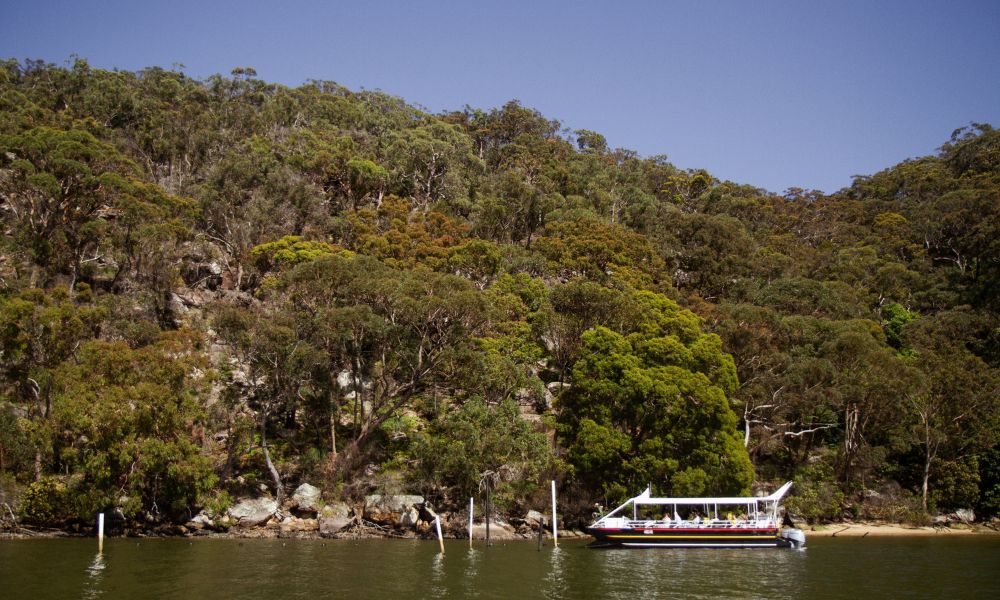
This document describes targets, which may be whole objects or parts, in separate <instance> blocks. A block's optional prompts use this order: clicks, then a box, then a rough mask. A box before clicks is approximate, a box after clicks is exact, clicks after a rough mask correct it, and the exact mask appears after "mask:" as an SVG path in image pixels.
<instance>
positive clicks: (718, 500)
mask: <svg viewBox="0 0 1000 600" xmlns="http://www.w3.org/2000/svg"><path fill="white" fill-rule="evenodd" d="M791 487H792V482H791V481H789V482H788V483H786V484H785V485H783V486H781V487H780V488H778V490H777V491H775V492H774V493H773V494H771V495H770V496H760V497H755V496H731V497H725V496H722V497H714V498H710V497H705V498H659V497H653V496H650V490H649V488H646V491H644V492H643V493H641V494H639V495H638V496H636V497H635V498H632V499H631V500H629V502H634V503H635V504H678V505H681V504H688V505H696V506H702V505H705V504H756V503H758V502H777V501H779V500H781V498H782V496H784V495H785V493H786V492H788V490H789V488H791ZM626 504H628V502H626Z"/></svg>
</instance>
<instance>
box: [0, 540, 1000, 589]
mask: <svg viewBox="0 0 1000 600" xmlns="http://www.w3.org/2000/svg"><path fill="white" fill-rule="evenodd" d="M96 549H97V543H96V541H95V540H92V539H88V540H82V539H74V540H22V541H2V542H0V598H2V599H10V600H13V599H19V598H26V599H29V598H30V599H32V600H45V599H49V598H58V599H60V600H62V599H67V598H83V599H87V598H95V599H96V598H100V599H102V600H103V599H109V600H110V599H116V598H142V599H149V600H156V599H161V598H180V599H184V600H196V599H201V598H220V599H227V598H262V599H267V600H279V599H284V598H309V599H319V598H351V599H364V598H377V599H380V600H381V599H390V598H516V599H517V600H527V599H529V598H628V599H629V600H634V599H639V598H642V599H646V598H854V599H859V600H860V599H862V598H991V599H992V598H1000V536H982V537H979V536H970V537H961V538H959V537H952V538H944V539H941V538H874V539H873V538H866V539H858V538H855V539H829V538H826V539H821V538H813V539H811V540H809V548H808V549H806V550H802V551H797V550H783V549H753V550H713V549H705V550H699V549H686V550H663V549H654V550H587V549H585V548H584V547H583V543H580V542H571V541H567V542H564V543H562V544H560V547H559V548H558V549H553V548H552V547H551V546H547V547H545V548H543V549H542V551H541V552H538V551H537V550H536V546H535V544H534V543H532V542H508V543H507V544H506V545H497V546H494V547H492V548H488V549H487V548H484V547H483V546H482V545H481V544H479V545H478V546H477V547H476V548H475V549H473V550H469V547H468V543H467V542H466V543H463V542H458V541H449V542H447V543H446V550H447V554H446V555H444V556H441V555H440V554H438V546H437V543H436V542H431V541H399V540H387V541H377V540H367V541H358V542H354V541H339V540H192V541H188V540H135V539H113V540H108V541H107V544H106V545H105V549H104V554H103V555H101V556H97V554H96V552H95V551H96Z"/></svg>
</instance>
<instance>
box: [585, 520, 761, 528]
mask: <svg viewBox="0 0 1000 600" xmlns="http://www.w3.org/2000/svg"><path fill="white" fill-rule="evenodd" d="M616 520H617V519H616ZM598 525H601V523H598ZM606 525H608V526H612V527H615V526H620V527H624V528H630V529H733V528H743V529H746V528H754V529H773V528H775V527H777V524H776V523H775V521H774V520H773V519H756V520H755V519H734V520H728V519H708V520H704V521H689V520H685V519H681V520H680V521H677V520H666V519H664V520H659V519H638V520H633V519H621V520H620V524H618V523H615V524H612V523H606Z"/></svg>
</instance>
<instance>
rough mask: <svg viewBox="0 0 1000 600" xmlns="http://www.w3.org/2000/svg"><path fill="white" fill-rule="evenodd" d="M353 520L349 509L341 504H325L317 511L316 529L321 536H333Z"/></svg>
mask: <svg viewBox="0 0 1000 600" xmlns="http://www.w3.org/2000/svg"><path fill="white" fill-rule="evenodd" d="M352 521H354V519H353V518H352V517H351V508H350V507H349V506H347V505H346V504H344V503H343V502H334V503H333V504H327V505H326V506H324V507H323V508H321V509H320V510H319V519H318V527H319V533H320V535H322V536H330V535H333V534H335V533H337V532H339V531H341V530H342V529H344V528H345V527H347V526H348V525H350V524H351V522H352Z"/></svg>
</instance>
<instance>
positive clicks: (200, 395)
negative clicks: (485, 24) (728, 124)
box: [0, 60, 1000, 519]
mask: <svg viewBox="0 0 1000 600" xmlns="http://www.w3.org/2000/svg"><path fill="white" fill-rule="evenodd" d="M570 137H571V138H572V139H570ZM998 140H1000V133H998V131H997V130H995V129H993V127H991V126H989V125H986V124H973V125H971V126H970V127H967V128H963V129H960V130H958V131H956V132H955V134H954V135H953V136H952V138H951V140H949V141H948V142H947V143H945V144H944V145H943V146H942V148H941V151H940V152H939V153H938V154H937V155H935V156H928V157H923V158H918V159H914V160H908V161H905V162H903V163H901V164H899V165H896V166H894V167H891V168H889V169H886V170H884V171H882V172H879V173H876V174H874V175H871V176H864V177H858V178H856V179H855V181H854V183H853V184H852V185H851V186H850V187H849V188H847V189H845V190H841V191H840V192H837V193H835V194H831V195H823V194H821V193H819V192H815V191H809V190H801V189H791V190H789V191H788V192H787V193H786V194H784V195H781V196H779V195H775V194H770V193H768V192H766V191H765V190H761V189H757V188H754V187H752V186H747V185H739V184H736V183H733V182H727V181H721V180H720V179H719V178H717V177H715V176H713V175H712V174H710V173H708V172H706V171H704V170H701V169H690V170H681V169H678V168H677V167H675V166H674V165H672V164H670V163H669V162H668V161H667V160H666V158H665V157H663V156H654V157H649V158H640V157H639V156H638V155H636V154H635V153H634V152H631V151H629V150H625V149H611V148H609V147H608V145H607V140H605V139H604V138H603V136H601V134H600V133H597V132H593V131H589V130H586V129H580V130H577V131H575V132H573V133H572V134H571V135H570V136H568V135H567V134H566V132H565V131H564V130H563V128H562V125H561V124H560V123H559V122H558V121H555V120H552V119H549V118H546V117H545V116H543V115H541V114H540V113H539V112H538V111H536V110H533V109H531V108H528V107H524V106H522V105H521V104H520V103H518V102H516V101H511V102H508V103H506V104H505V105H503V106H502V107H498V108H493V109H486V110H481V109H475V108H467V109H465V110H463V111H456V112H451V113H446V114H441V115H431V114H427V113H426V111H423V110H420V109H417V108H415V107H413V106H409V105H407V104H406V103H405V102H404V101H403V100H401V99H399V98H395V97H392V96H389V95H386V94H384V93H381V92H372V91H360V92H353V91H351V90H348V89H346V88H344V87H342V86H340V85H337V84H335V83H332V82H324V81H316V82H310V83H309V84H307V85H304V86H301V87H298V88H288V87H285V86H281V85H275V84H270V83H268V82H265V81H262V80H260V79H258V78H257V75H256V73H255V72H254V70H253V69H251V68H248V67H241V68H239V69H235V70H234V71H233V72H232V74H231V75H230V76H222V75H216V76H212V77H209V78H207V79H206V80H197V79H193V78H191V77H189V76H187V75H185V74H184V73H183V72H181V71H179V70H164V69H160V68H149V69H144V70H142V71H139V72H135V73H130V72H124V71H104V70H101V69H95V68H92V67H91V66H90V65H89V64H88V63H87V62H86V61H84V60H76V61H74V63H73V64H72V65H70V66H57V65H50V64H45V63H43V62H40V61H26V62H23V63H22V62H18V61H16V60H8V61H4V62H3V63H0V196H2V198H3V210H2V211H0V221H2V225H3V227H4V232H5V234H6V235H5V236H3V239H2V240H0V350H2V352H0V372H2V377H0V397H3V398H4V400H3V404H2V408H0V469H3V470H6V471H7V472H8V473H11V474H12V475H13V476H15V477H16V479H17V480H18V481H20V482H26V481H31V480H34V479H35V478H36V477H45V476H47V475H51V474H54V473H61V474H64V475H63V477H64V481H63V482H62V483H63V484H65V486H67V487H66V489H67V490H68V491H67V492H66V493H67V494H69V495H70V496H71V497H72V499H73V502H72V506H70V507H68V508H66V510H65V511H62V512H61V513H60V514H56V513H57V512H60V511H55V512H52V511H50V512H48V513H44V511H42V512H43V513H44V514H48V515H49V516H50V517H51V518H53V519H61V518H65V517H66V516H67V515H70V513H73V512H74V511H85V510H93V508H94V507H102V506H106V505H110V504H121V505H122V507H123V508H125V509H127V511H128V512H129V513H130V514H134V515H136V516H144V515H142V513H144V512H146V511H149V510H151V509H152V507H153V506H155V507H158V508H159V509H160V510H161V513H168V512H171V511H178V514H180V511H181V508H182V507H187V508H191V507H192V506H195V505H197V503H198V502H201V501H202V500H203V499H204V498H211V497H216V498H219V497H221V496H219V494H220V492H221V490H220V488H219V483H217V482H215V479H214V478H215V477H221V476H224V477H225V478H226V479H227V484H229V483H232V482H233V481H246V482H248V484H249V483H256V482H258V479H259V478H260V477H261V476H262V475H265V474H268V473H269V469H268V467H267V465H266V463H267V457H268V456H272V457H273V461H272V463H273V464H275V465H277V466H276V472H275V474H270V477H271V478H272V482H273V481H275V480H277V481H278V482H280V481H282V480H289V479H290V478H295V477H298V476H300V474H302V473H305V472H309V473H310V474H312V475H325V476H329V477H330V479H331V480H333V481H336V482H338V483H341V484H344V485H347V484H348V483H349V485H348V487H352V486H353V488H352V489H357V490H360V489H361V488H362V487H364V481H363V478H362V477H361V476H360V474H361V473H364V472H365V467H366V465H367V464H368V463H380V462H386V461H389V462H391V463H392V464H395V465H404V464H409V463H410V462H413V461H415V460H416V459H415V458H414V456H415V454H413V453H414V452H416V449H417V448H418V445H411V444H410V442H411V441H412V440H413V439H414V437H417V438H420V437H421V436H423V435H431V433H432V432H433V435H432V436H431V437H433V439H434V440H435V443H436V444H437V443H439V444H440V445H439V446H434V447H435V448H441V447H448V444H449V443H453V442H454V440H459V439H465V438H467V437H468V435H469V432H468V430H467V428H463V427H460V426H459V424H458V423H459V421H460V420H461V419H459V417H458V416H456V415H460V414H461V415H465V416H464V417H462V418H465V419H466V420H467V421H470V422H473V421H475V419H477V418H479V417H475V418H474V416H473V415H472V413H473V412H475V411H474V409H473V408H472V406H473V400H472V399H474V398H482V399H483V401H484V402H485V405H486V408H485V409H484V410H487V409H488V410H487V412H490V411H492V412H491V413H490V414H494V413H496V412H497V411H499V410H500V408H497V407H503V406H506V403H507V402H509V401H517V402H519V403H521V404H522V405H528V404H533V405H534V407H535V409H537V410H539V411H543V412H544V411H549V410H551V411H552V412H551V413H547V414H546V415H545V417H544V418H545V419H547V420H545V421H544V422H546V423H550V424H551V423H553V422H554V423H557V424H558V429H559V431H558V436H557V441H558V444H560V446H561V447H559V448H557V451H558V452H560V453H563V454H562V455H563V456H565V457H566V458H567V463H558V464H556V465H555V466H554V467H553V469H555V474H556V475H562V474H563V473H562V472H561V470H563V469H569V470H570V471H571V472H569V473H566V474H567V475H570V476H571V478H572V479H573V480H574V482H575V483H576V484H577V485H578V488H577V489H579V491H580V494H581V497H583V496H587V495H593V494H604V495H605V496H607V497H608V498H613V497H621V496H624V495H627V494H630V493H633V492H634V490H635V489H639V488H641V487H642V486H644V485H645V484H646V483H647V482H650V481H652V482H654V483H655V484H656V485H657V486H658V487H663V488H664V489H665V490H667V491H669V490H673V491H675V492H677V493H688V494H696V493H712V492H714V491H716V490H720V491H721V490H729V491H734V492H736V491H746V490H747V489H748V488H749V483H750V479H751V477H752V472H753V471H752V467H751V464H750V462H748V461H747V456H749V457H750V458H751V459H752V461H753V467H756V470H757V472H758V473H759V474H760V477H761V478H762V479H767V480H778V479H784V478H786V477H789V476H793V475H796V474H798V476H797V480H798V481H799V483H800V484H801V485H800V486H798V487H797V489H799V490H800V492H801V494H802V495H801V498H802V502H803V503H805V504H804V506H805V508H804V509H803V511H804V514H808V515H811V516H810V518H814V519H823V518H828V517H836V516H838V515H839V510H840V507H841V506H844V505H846V506H855V507H857V510H856V511H855V512H856V513H857V514H874V512H871V511H869V512H868V513H866V510H868V508H871V509H872V510H873V511H877V510H882V508H884V510H883V512H884V513H885V514H886V515H890V514H891V515H892V516H891V518H897V517H898V516H899V515H900V514H902V513H904V512H909V513H911V514H910V518H914V519H915V518H916V516H915V512H914V511H917V512H919V509H917V508H916V504H914V502H915V500H914V499H915V498H918V497H919V498H920V499H921V501H923V500H924V498H923V496H924V493H923V492H924V490H923V487H924V483H925V481H926V483H927V487H928V492H927V500H929V502H930V504H931V505H934V504H936V505H937V506H938V507H941V508H944V507H953V506H958V505H960V504H965V503H971V502H975V501H976V500H975V499H976V498H977V497H978V502H979V506H980V508H979V509H978V510H979V511H980V512H982V514H989V511H990V510H994V509H988V508H986V507H989V506H994V505H995V504H996V502H995V496H996V494H995V493H994V492H995V489H994V488H995V487H996V481H997V478H996V477H994V476H993V475H994V474H993V466H992V465H994V463H995V462H996V461H993V460H992V458H991V457H993V454H994V453H995V447H996V444H997V440H996V436H995V432H996V431H997V422H998V419H1000V406H998V404H997V401H996V398H997V394H996V391H997V389H998V388H997V382H998V381H1000V376H998V368H1000V350H998V348H1000V325H998V324H1000V303H998V302H997V299H998V298H1000V285H998V282H1000V270H998V269H1000V267H998V265H1000V260H998V256H1000V246H998V242H997V240H1000V212H998V210H997V207H998V206H1000V202H998V193H1000V192H998V190H1000V153H998V151H997V148H1000V141H998ZM340 249H344V250H340ZM182 277H183V279H182ZM248 293H249V294H252V295H248ZM210 299H214V301H215V302H214V303H212V302H211V301H209V300H210ZM206 302H207V303H206ZM209 322H211V324H212V325H211V327H212V329H211V333H209V334H208V339H206V340H205V341H204V342H202V341H200V340H199V339H197V338H198V335H197V334H196V333H195V332H196V331H205V332H207V331H208V328H209ZM216 333H217V334H218V336H219V337H218V338H214V337H213V336H214V335H215V334H216ZM182 340H185V341H183V342H182ZM219 342H222V343H221V344H219ZM210 349H211V351H210ZM213 367H214V368H215V369H218V371H219V373H218V374H213V371H212V368H213ZM87 369H89V371H88V370H87ZM116 373H117V374H116ZM556 381H558V383H560V384H565V385H550V386H549V389H546V388H545V383H555V382H556ZM210 385H215V386H217V387H216V391H217V392H218V395H219V396H220V399H219V401H214V400H213V401H212V402H211V403H210V401H209V398H213V399H214V398H215V396H216V394H215V393H212V394H208V393H206V392H205V390H206V389H207V388H206V386H210ZM553 394H555V395H556V403H555V406H551V407H550V406H548V404H549V400H550V399H551V398H552V395H553ZM209 405H210V406H209ZM112 407H117V410H112ZM122 407H127V410H123V409H122ZM465 407H469V408H468V409H466V408H465ZM466 410H468V411H471V412H469V414H465V412H463V411H466ZM477 414H478V413H477ZM207 415H211V416H210V417H209V416H207ZM455 419H458V421H454V422H453V420H455ZM445 422H447V423H448V427H445V426H444V423H445ZM104 423H107V424H109V428H108V429H107V430H102V429H101V428H100V427H98V425H99V424H104ZM738 430H741V431H740V432H739V433H737V431H738ZM218 433H225V434H226V435H225V436H223V437H224V438H225V439H226V440H227V442H226V443H225V444H224V446H225V447H224V448H219V447H215V446H214V445H213V444H212V443H211V442H207V441H206V440H209V439H211V437H212V435H213V434H218ZM550 433H551V432H550ZM453 438H454V439H453ZM449 440H450V441H449ZM222 454H224V455H225V456H222ZM475 458H476V457H474V456H470V457H468V458H467V460H469V461H472V462H474V460H475ZM976 461H978V468H977V467H975V466H974V463H976ZM210 464H215V465H222V466H221V467H220V470H219V471H218V472H215V471H214V470H213V469H211V468H210V467H209V465H210ZM36 465H37V469H36ZM475 468H479V469H486V468H487V467H486V466H484V465H478V466H475ZM36 470H37V472H36ZM473 470H474V469H473ZM465 472H467V469H466V467H455V469H454V471H453V472H450V474H449V476H448V478H447V479H446V480H445V479H440V478H439V479H435V476H434V475H433V474H430V473H424V474H423V475H422V476H421V479H422V480H423V481H425V483H426V484H427V485H428V486H432V487H433V486H459V487H462V486H466V487H467V485H468V484H467V480H468V478H467V477H465V476H464V475H462V473H465ZM470 472H471V471H470ZM532 472H534V471H532ZM66 474H68V475H69V476H68V477H67V476H66ZM240 476H242V477H243V479H242V480H240V479H238V478H239V477H240ZM355 478H357V479H355ZM462 481H466V483H461V482H462ZM899 485H901V486H902V489H900V490H899V491H898V493H897V492H893V493H891V494H889V493H887V494H886V497H889V496H891V497H892V498H893V499H892V500H891V501H890V500H885V507H882V508H879V505H878V503H879V501H878V500H875V499H873V498H874V496H872V495H870V494H869V495H865V494H866V492H865V490H869V491H870V490H875V489H879V490H884V489H893V490H895V489H896V487H894V486H899ZM46 489H48V488H46ZM53 489H54V488H53ZM455 489H458V488H457V487H453V488H452V491H454V490H455ZM510 490H511V491H510V492H509V493H510V494H514V493H515V492H514V491H513V488H510ZM42 491H44V490H41V488H39V490H38V493H39V498H42V497H46V498H47V497H48V495H52V494H55V495H56V496H58V494H56V493H55V492H51V490H49V492H51V494H49V493H48V492H47V493H46V494H42ZM234 491H235V489H234ZM435 493H445V494H447V493H448V490H443V491H442V490H440V489H439V490H438V491H437V492H435ZM505 493H507V492H505ZM512 499H513V496H509V497H508V498H506V499H504V501H510V500H512ZM38 502H41V503H42V504H44V502H42V501H41V500H39V501H38ZM36 504H37V502H36ZM866 507H868V508H866ZM994 512H995V510H994ZM40 514H41V513H40Z"/></svg>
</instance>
